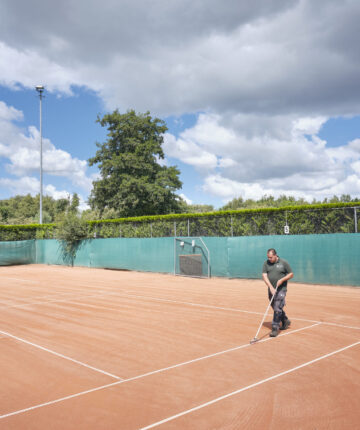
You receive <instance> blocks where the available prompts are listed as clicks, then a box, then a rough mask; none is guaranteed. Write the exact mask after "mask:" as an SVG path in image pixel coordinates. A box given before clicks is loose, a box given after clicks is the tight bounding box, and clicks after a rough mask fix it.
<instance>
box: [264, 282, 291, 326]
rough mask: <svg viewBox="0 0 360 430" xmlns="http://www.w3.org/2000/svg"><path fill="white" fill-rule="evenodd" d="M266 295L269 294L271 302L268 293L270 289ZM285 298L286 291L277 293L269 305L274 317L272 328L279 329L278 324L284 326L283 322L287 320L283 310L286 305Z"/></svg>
mask: <svg viewBox="0 0 360 430" xmlns="http://www.w3.org/2000/svg"><path fill="white" fill-rule="evenodd" d="M268 294H269V300H271V298H272V294H271V292H270V289H268ZM285 297H286V291H284V290H280V291H277V293H276V294H275V297H274V300H273V301H272V303H271V307H272V308H273V310H274V316H273V321H272V326H273V328H276V329H279V328H280V323H281V322H282V323H283V325H284V323H285V321H286V320H287V319H288V317H287V316H286V313H285V311H284V309H283V308H284V306H285V304H286V303H285Z"/></svg>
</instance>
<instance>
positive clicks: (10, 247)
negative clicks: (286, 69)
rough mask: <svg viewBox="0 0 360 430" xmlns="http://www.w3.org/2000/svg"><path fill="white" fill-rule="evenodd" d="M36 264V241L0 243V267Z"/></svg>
mask: <svg viewBox="0 0 360 430" xmlns="http://www.w3.org/2000/svg"><path fill="white" fill-rule="evenodd" d="M32 263H36V245H35V240H19V241H17V242H0V266H11V265H13V264H32Z"/></svg>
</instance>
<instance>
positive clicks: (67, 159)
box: [0, 102, 96, 193]
mask: <svg viewBox="0 0 360 430" xmlns="http://www.w3.org/2000/svg"><path fill="white" fill-rule="evenodd" d="M20 119H22V113H21V112H20V111H17V110H16V109H14V108H13V107H9V106H7V105H6V104H5V103H3V102H0V157H3V158H5V159H6V160H7V164H5V167H6V170H7V172H8V173H10V174H11V175H14V176H16V177H22V179H21V180H25V182H26V184H25V183H24V185H26V186H25V188H26V189H27V190H28V192H32V190H33V188H32V187H33V186H34V184H35V182H36V181H37V180H36V179H35V178H32V179H31V180H30V176H29V175H31V174H34V173H36V174H38V172H39V169H40V147H39V146H40V145H39V142H40V136H39V131H38V130H37V129H36V128H35V127H32V126H31V127H29V129H28V130H27V133H26V134H24V133H23V131H22V130H21V129H20V128H19V127H17V125H15V124H14V120H20ZM43 172H44V174H46V175H48V176H58V177H64V178H67V179H68V180H69V181H71V182H72V184H73V185H74V186H76V187H80V188H81V189H83V190H84V191H86V192H87V193H88V192H90V190H91V188H92V181H93V180H94V179H95V177H96V175H95V176H94V175H92V176H88V175H87V162H86V161H85V160H79V159H78V158H75V157H72V156H71V155H70V154H69V153H68V152H66V151H64V150H61V149H58V148H56V147H55V146H54V145H53V144H52V143H51V141H50V140H49V139H46V138H44V139H43ZM26 178H27V179H26ZM21 180H20V181H15V182H14V184H15V185H14V186H15V188H17V185H16V184H21ZM37 190H39V188H38V187H37Z"/></svg>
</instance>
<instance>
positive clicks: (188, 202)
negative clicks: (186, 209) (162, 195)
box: [179, 193, 193, 205]
mask: <svg viewBox="0 0 360 430" xmlns="http://www.w3.org/2000/svg"><path fill="white" fill-rule="evenodd" d="M179 196H180V197H181V198H182V199H183V200H185V202H186V203H187V204H188V205H192V204H193V201H192V200H190V199H189V198H188V197H186V195H185V194H183V193H181V194H179Z"/></svg>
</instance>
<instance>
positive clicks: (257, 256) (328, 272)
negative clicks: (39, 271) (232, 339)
mask: <svg viewBox="0 0 360 430" xmlns="http://www.w3.org/2000/svg"><path fill="white" fill-rule="evenodd" d="M203 240H204V243H205V244H206V246H207V248H208V249H209V251H210V267H211V275H212V276H220V277H230V278H250V279H251V278H252V279H259V278H261V269H262V264H263V262H264V260H265V259H266V251H267V249H268V248H275V249H276V250H277V252H278V254H279V255H280V256H281V257H283V258H285V259H286V260H288V261H289V263H290V265H291V267H292V269H293V271H294V275H295V276H294V279H293V281H294V282H304V283H316V284H333V285H355V286H360V264H359V262H360V234H357V233H348V234H342V233H335V234H323V235H288V236H286V235H273V236H240V237H239V236H238V237H203ZM35 262H36V263H43V264H60V265H64V264H67V265H70V264H72V261H71V259H69V258H68V257H66V255H65V254H64V251H63V248H62V246H61V243H60V242H59V241H57V240H50V239H49V240H37V241H34V240H28V241H19V242H0V265H9V264H28V263H35ZM73 264H74V265H75V266H87V267H105V268H113V269H127V270H139V271H149V272H162V273H173V272H174V238H173V237H165V238H142V239H140V238H139V239H134V238H114V239H88V240H85V241H83V242H81V244H80V246H79V247H78V249H77V253H76V257H75V259H74V261H73Z"/></svg>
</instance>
